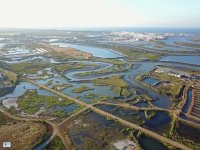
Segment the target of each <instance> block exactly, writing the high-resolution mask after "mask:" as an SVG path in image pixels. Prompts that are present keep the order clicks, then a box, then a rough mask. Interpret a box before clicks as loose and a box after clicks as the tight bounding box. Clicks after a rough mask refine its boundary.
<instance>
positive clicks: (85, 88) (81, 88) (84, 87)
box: [71, 85, 93, 93]
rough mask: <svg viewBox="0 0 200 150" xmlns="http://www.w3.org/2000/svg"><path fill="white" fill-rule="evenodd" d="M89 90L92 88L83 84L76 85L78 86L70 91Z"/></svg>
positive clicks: (80, 91)
mask: <svg viewBox="0 0 200 150" xmlns="http://www.w3.org/2000/svg"><path fill="white" fill-rule="evenodd" d="M89 90H93V88H91V87H88V86H86V85H83V86H81V87H78V88H75V89H73V90H72V91H71V92H72V93H82V92H84V91H89Z"/></svg>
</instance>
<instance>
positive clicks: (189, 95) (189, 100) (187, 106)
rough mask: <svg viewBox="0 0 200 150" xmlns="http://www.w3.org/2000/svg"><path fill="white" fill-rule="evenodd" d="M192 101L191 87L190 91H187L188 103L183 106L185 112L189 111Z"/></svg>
mask: <svg viewBox="0 0 200 150" xmlns="http://www.w3.org/2000/svg"><path fill="white" fill-rule="evenodd" d="M191 102H192V89H189V91H188V92H187V99H186V103H185V105H184V106H183V109H182V111H183V112H184V113H187V111H188V109H189V107H190V104H191Z"/></svg>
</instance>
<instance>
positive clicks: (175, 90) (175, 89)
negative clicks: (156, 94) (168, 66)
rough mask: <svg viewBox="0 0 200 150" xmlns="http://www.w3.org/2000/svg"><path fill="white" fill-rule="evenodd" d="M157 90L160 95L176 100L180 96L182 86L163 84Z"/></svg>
mask: <svg viewBox="0 0 200 150" xmlns="http://www.w3.org/2000/svg"><path fill="white" fill-rule="evenodd" d="M156 88H157V89H158V90H159V91H160V93H163V94H167V95H171V96H173V98H176V97H177V96H178V95H179V93H180V90H181V88H182V86H181V85H179V84H173V83H161V84H159V85H158V86H157V87H156Z"/></svg>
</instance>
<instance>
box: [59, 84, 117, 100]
mask: <svg viewBox="0 0 200 150" xmlns="http://www.w3.org/2000/svg"><path fill="white" fill-rule="evenodd" d="M72 84H73V87H68V88H66V89H64V90H63V91H62V93H64V94H66V95H69V96H71V97H74V98H77V97H79V99H80V100H82V101H84V102H86V103H89V102H91V101H92V100H94V97H98V96H107V97H109V98H114V97H118V95H116V94H115V93H114V92H113V91H112V90H111V89H110V87H108V86H95V85H93V84H92V83H81V82H80V83H78V82H72ZM83 85H84V86H88V87H90V88H92V89H93V90H88V91H84V92H82V93H73V92H72V90H73V89H75V88H78V87H80V86H83ZM90 94H93V95H94V97H91V98H87V95H90ZM95 95H96V96H95ZM97 99H98V98H97Z"/></svg>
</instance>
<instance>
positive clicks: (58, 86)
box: [52, 84, 73, 91]
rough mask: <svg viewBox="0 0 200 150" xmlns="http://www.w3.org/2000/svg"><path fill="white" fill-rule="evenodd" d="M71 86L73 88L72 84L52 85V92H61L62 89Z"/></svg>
mask: <svg viewBox="0 0 200 150" xmlns="http://www.w3.org/2000/svg"><path fill="white" fill-rule="evenodd" d="M72 86H73V85H72V84H57V85H53V86H52V88H53V89H54V90H58V91H62V90H63V89H66V88H68V87H72Z"/></svg>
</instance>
